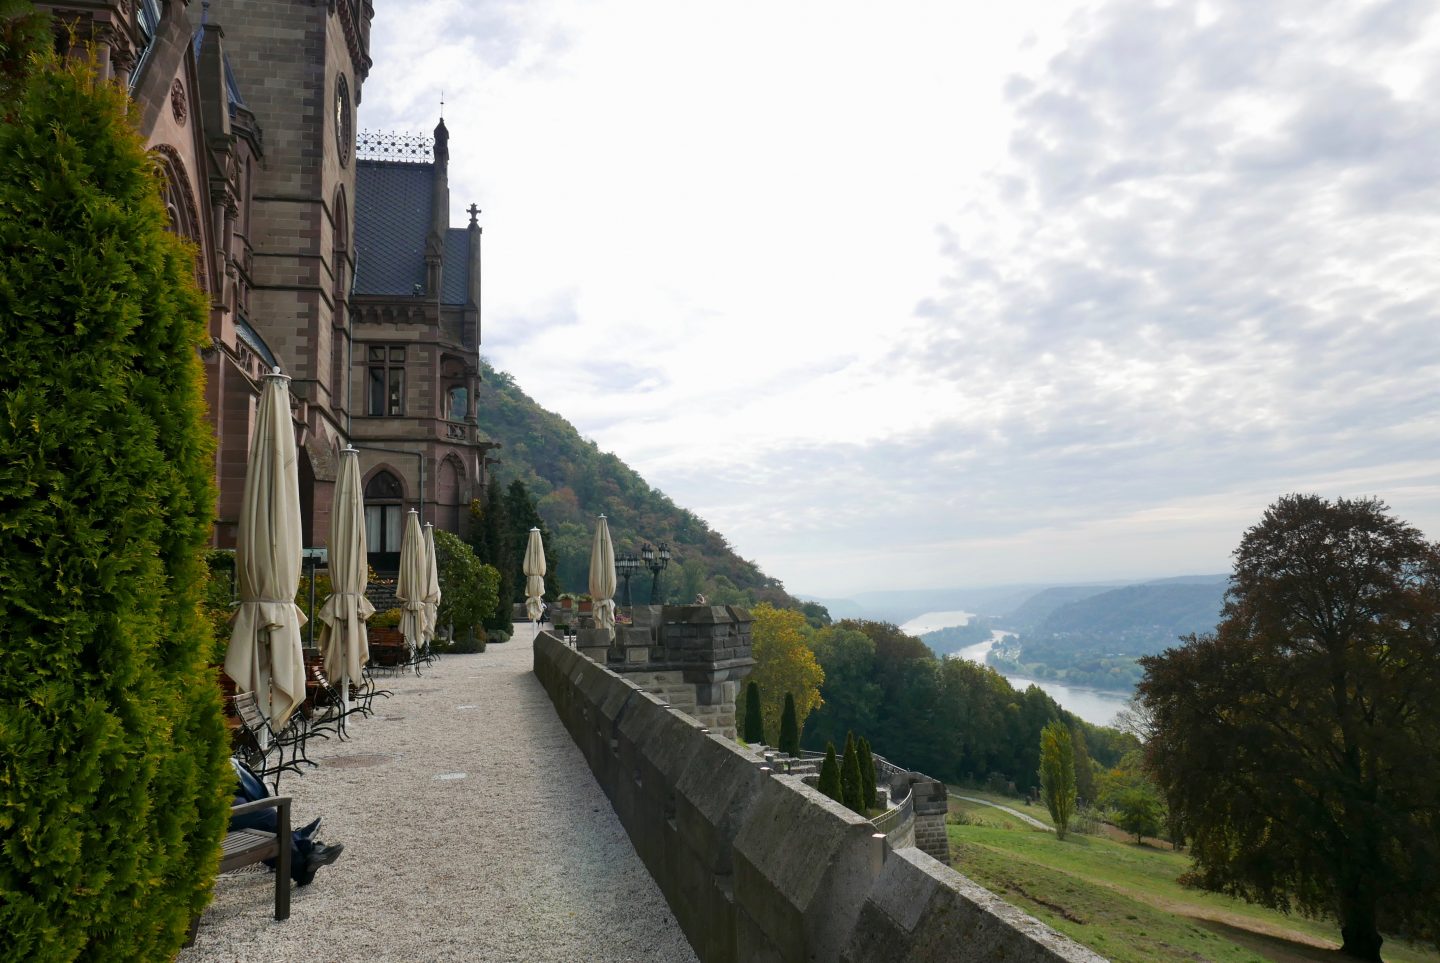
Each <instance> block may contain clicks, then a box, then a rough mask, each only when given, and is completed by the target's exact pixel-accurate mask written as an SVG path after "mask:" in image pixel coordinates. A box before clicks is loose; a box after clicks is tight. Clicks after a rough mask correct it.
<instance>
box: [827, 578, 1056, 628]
mask: <svg viewBox="0 0 1440 963" xmlns="http://www.w3.org/2000/svg"><path fill="white" fill-rule="evenodd" d="M1044 587H1045V586H1044V585H994V586H982V587H980V588H945V589H897V590H891V591H886V590H877V591H872V592H859V593H856V594H855V595H851V596H848V597H846V598H843V599H833V598H823V597H817V596H808V595H806V596H804V597H805V598H813V600H814V601H816V602H819V603H820V604H822V605H824V606H825V607H826V608H828V609H829V610H830V614H831V615H833V616H834V617H835V618H837V619H840V618H855V619H870V620H871V621H875V622H893V623H895V624H896V625H903V624H904V623H906V622H908V621H910V620H911V619H913V618H915V617H916V616H918V615H924V614H925V613H927V612H952V611H961V612H974V613H976V614H977V615H993V614H995V613H997V612H1004V611H1006V610H1007V609H1010V608H1013V607H1014V606H1016V605H1019V604H1020V603H1021V602H1023V601H1024V600H1025V599H1027V598H1029V597H1030V596H1032V595H1034V594H1035V592H1036V591H1038V590H1040V589H1042V588H1044ZM802 594H803V593H802ZM842 612H843V613H844V614H843V615H842V614H841V613H842Z"/></svg>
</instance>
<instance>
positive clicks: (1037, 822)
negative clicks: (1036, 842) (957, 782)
mask: <svg viewBox="0 0 1440 963" xmlns="http://www.w3.org/2000/svg"><path fill="white" fill-rule="evenodd" d="M950 798H951V799H963V800H965V801H966V802H972V803H979V804H980V805H982V806H990V807H991V808H993V809H998V810H1000V811H1001V812H1007V813H1009V814H1010V815H1012V816H1018V817H1019V818H1020V819H1021V820H1022V821H1024V822H1027V823H1029V824H1030V825H1031V826H1034V827H1035V828H1036V829H1043V830H1045V831H1046V832H1047V833H1053V832H1054V831H1055V827H1054V826H1051V825H1050V824H1049V823H1042V822H1041V821H1040V820H1038V819H1036V818H1035V817H1034V816H1030V815H1027V814H1025V813H1022V812H1021V811H1020V810H1018V809H1011V808H1010V807H1009V806H1002V805H1000V804H999V803H993V802H991V801H990V800H988V799H980V798H978V797H976V796H962V795H960V794H959V793H958V792H952V793H951V794H950Z"/></svg>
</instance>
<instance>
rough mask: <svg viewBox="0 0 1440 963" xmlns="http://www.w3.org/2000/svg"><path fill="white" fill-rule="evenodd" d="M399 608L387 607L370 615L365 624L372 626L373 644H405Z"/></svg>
mask: <svg viewBox="0 0 1440 963" xmlns="http://www.w3.org/2000/svg"><path fill="white" fill-rule="evenodd" d="M400 615H401V611H400V609H399V608H393V609H386V610H385V611H384V612H376V613H375V614H374V615H372V616H370V620H369V621H368V622H366V623H365V624H366V625H367V626H369V628H370V644H371V645H404V644H405V636H404V635H403V634H401V632H400Z"/></svg>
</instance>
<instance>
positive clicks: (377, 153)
mask: <svg viewBox="0 0 1440 963" xmlns="http://www.w3.org/2000/svg"><path fill="white" fill-rule="evenodd" d="M434 150H435V140H434V138H431V137H426V136H425V135H424V134H414V133H405V132H396V131H372V130H362V131H361V132H360V136H359V137H357V138H356V139H355V157H356V158H357V159H359V160H376V161H399V162H401V163H405V164H428V163H430V162H431V160H432V159H433V157H434Z"/></svg>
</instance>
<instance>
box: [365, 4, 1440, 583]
mask: <svg viewBox="0 0 1440 963" xmlns="http://www.w3.org/2000/svg"><path fill="white" fill-rule="evenodd" d="M1000 7H1003V8H1004V9H1003V10H1002V9H997V8H1000ZM1436 9H1437V8H1436V5H1435V4H1434V3H1433V2H1432V0H1413V2H1412V0H1385V2H1369V3H1367V2H1359V0H1347V2H1326V0H1296V2H1286V0H1274V2H1272V0H1207V2H1193V0H1177V2H1172V3H1159V2H1154V0H1113V2H1095V3H1069V2H1041V0H1009V2H1007V3H1005V4H979V3H957V2H955V0H944V2H938V3H912V2H898V3H880V2H871V3H863V4H862V3H846V2H835V0H827V2H823V3H822V2H813V3H811V2H779V3H777V2H774V0H768V2H763V3H762V2H743V0H742V2H735V0H732V2H726V3H713V2H712V3H693V2H678V0H664V2H656V3H640V2H611V0H555V2H552V0H513V2H488V0H406V2H402V0H376V3H375V10H376V19H375V25H374V32H373V39H372V43H373V47H372V55H373V57H374V60H375V66H374V69H373V71H372V72H371V74H370V77H369V79H368V81H367V82H366V84H365V87H364V99H363V104H362V107H361V113H360V124H361V126H362V127H364V128H371V129H384V130H391V129H409V130H426V131H428V130H429V129H430V128H431V127H433V126H434V122H435V119H436V114H437V109H438V102H439V98H440V92H441V90H443V91H444V99H445V117H446V123H447V125H448V126H449V128H450V131H451V141H450V144H451V175H450V183H451V201H452V203H453V205H454V214H453V215H452V218H453V221H454V223H456V224H463V223H465V222H466V221H465V220H464V219H463V215H462V214H461V210H462V208H464V207H465V206H466V205H468V204H469V203H470V202H471V201H475V202H477V203H478V204H479V205H480V206H481V208H483V209H484V214H483V215H482V223H483V224H484V228H485V248H484V251H485V254H484V256H485V287H484V325H485V328H484V336H483V338H484V344H483V346H482V353H483V354H485V355H486V357H488V358H489V359H490V361H491V362H492V363H493V364H495V365H496V366H497V367H499V368H502V369H504V370H508V371H510V372H512V373H513V374H514V375H515V377H516V378H517V380H518V381H519V383H520V384H521V386H522V387H524V389H525V390H526V391H527V392H529V393H530V394H531V395H532V396H533V397H535V398H536V399H537V400H538V401H539V402H540V403H541V404H543V405H544V406H546V407H547V408H551V409H553V410H555V411H557V412H559V413H560V414H561V415H563V416H565V417H566V418H568V419H569V420H570V421H571V422H573V423H574V424H575V426H576V427H577V428H579V430H580V431H581V433H583V434H585V435H586V436H588V437H591V438H593V439H595V441H596V442H597V443H598V444H599V445H600V447H601V448H603V449H607V450H611V451H614V452H615V453H616V454H617V455H619V456H620V457H621V458H623V459H624V460H625V461H627V462H628V463H629V464H630V465H632V466H633V467H634V468H636V469H637V470H638V471H640V472H641V473H642V474H643V475H644V476H645V477H646V478H647V480H649V481H650V483H651V484H652V485H654V486H656V487H658V488H660V489H662V490H663V491H665V492H666V493H668V494H669V495H671V496H672V497H673V498H674V499H675V500H676V501H677V502H678V503H680V504H681V505H684V506H686V507H687V508H690V509H693V510H694V511H696V512H698V513H699V514H701V515H702V516H704V517H705V518H706V519H707V520H708V521H709V522H710V523H711V524H712V525H713V526H714V527H715V528H716V529H718V530H719V531H721V532H723V533H724V534H725V535H726V536H727V537H728V538H729V539H730V541H731V543H732V544H733V545H734V546H735V548H736V549H737V550H738V551H739V552H740V553H741V554H742V555H744V556H746V557H747V558H752V559H755V560H756V561H757V562H759V563H760V564H761V566H762V567H763V568H764V569H765V570H766V571H767V572H768V573H770V574H772V575H774V576H776V577H778V578H780V579H782V580H783V581H784V582H785V584H786V586H787V587H788V588H790V589H791V590H792V591H796V592H802V593H809V594H819V595H844V594H847V593H851V592H857V591H863V590H867V589H884V588H898V587H915V588H920V587H943V586H952V585H983V584H995V583H1001V582H1011V581H1039V580H1092V579H1109V578H1128V577H1155V576H1166V575H1175V574H1183V573H1198V572H1218V571H1225V570H1227V569H1228V567H1229V553H1230V551H1231V550H1232V549H1233V548H1234V547H1235V545H1236V543H1237V542H1238V540H1239V538H1240V535H1241V533H1242V532H1243V531H1244V529H1245V528H1246V527H1247V526H1249V525H1251V524H1253V523H1254V522H1256V521H1257V520H1258V518H1259V516H1260V513H1261V512H1262V511H1263V509H1264V508H1265V506H1266V505H1267V504H1268V503H1270V502H1271V501H1272V500H1273V499H1274V498H1275V497H1276V496H1278V495H1279V494H1281V493H1284V492H1288V491H1314V492H1318V493H1320V494H1323V495H1326V496H1336V495H1379V496H1380V497H1382V498H1384V499H1385V500H1386V501H1388V502H1389V503H1390V504H1391V505H1392V507H1393V508H1394V509H1395V510H1396V512H1397V514H1399V515H1400V516H1401V517H1402V518H1405V519H1407V520H1409V521H1410V522H1412V523H1413V524H1416V525H1418V526H1419V527H1420V528H1422V529H1423V530H1424V531H1425V532H1426V533H1427V534H1428V535H1429V536H1430V537H1431V538H1440V407H1437V405H1440V324H1437V314H1440V216H1437V211H1440V16H1436V15H1435V11H1436ZM481 417H482V424H483V413H482V415H481ZM502 454H503V453H502ZM638 534H639V535H641V536H642V537H643V536H644V535H645V534H646V533H638Z"/></svg>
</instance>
